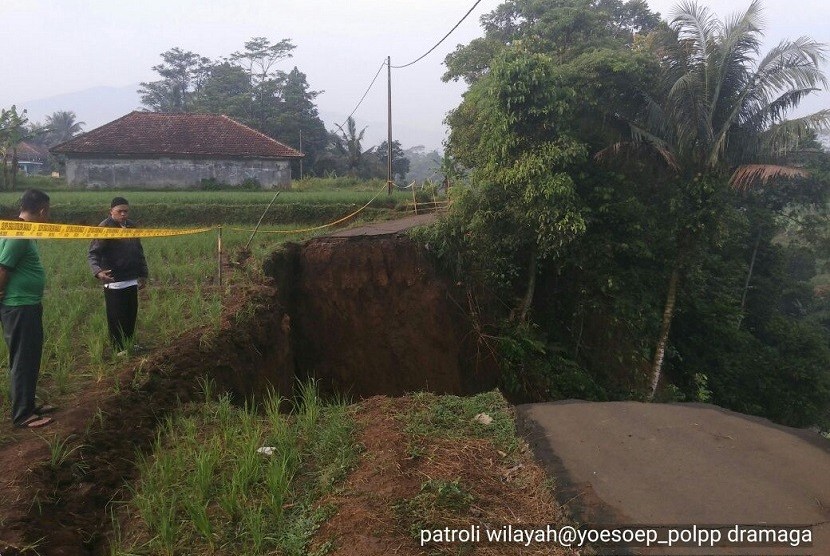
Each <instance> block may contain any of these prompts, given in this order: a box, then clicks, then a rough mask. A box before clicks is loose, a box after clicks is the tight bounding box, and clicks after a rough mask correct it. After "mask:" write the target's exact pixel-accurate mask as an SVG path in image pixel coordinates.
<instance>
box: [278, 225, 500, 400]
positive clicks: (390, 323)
mask: <svg viewBox="0 0 830 556" xmlns="http://www.w3.org/2000/svg"><path fill="white" fill-rule="evenodd" d="M264 270H265V273H266V275H268V276H270V277H272V278H274V279H275V280H276V282H277V290H278V291H279V298H280V300H281V304H282V306H283V307H284V310H285V312H286V314H288V315H290V319H291V334H290V338H291V342H292V348H293V353H294V366H295V369H296V372H297V373H298V377H299V378H301V379H304V378H306V377H314V378H316V379H318V380H320V383H321V386H322V387H323V388H324V389H325V390H329V391H337V392H341V393H346V394H349V395H352V396H356V397H366V396H371V395H375V394H387V395H400V394H403V393H405V392H411V391H418V390H428V391H432V392H435V393H449V394H469V393H473V392H480V391H482V390H483V389H489V388H492V387H493V386H494V385H495V379H496V373H497V371H496V369H497V366H496V361H495V359H494V354H493V353H492V351H491V350H490V349H488V346H487V345H486V344H485V343H484V342H483V341H482V338H481V334H480V333H479V330H480V323H479V322H477V320H476V319H477V318H478V316H477V315H475V314H474V313H473V312H472V311H470V308H469V305H468V303H467V298H466V294H465V290H464V289H463V287H461V286H460V285H456V284H455V283H453V282H452V281H451V280H448V279H447V278H445V277H443V276H442V275H441V274H440V273H439V272H438V271H437V270H436V267H435V265H434V264H433V262H432V260H431V259H430V258H429V255H428V253H426V252H425V251H424V250H423V249H422V248H421V247H420V246H418V245H416V244H415V243H414V242H412V241H411V240H410V239H409V238H407V237H406V236H403V235H390V236H383V237H377V236H368V237H367V236H358V237H326V238H320V239H316V240H312V241H309V242H307V243H305V244H303V245H298V244H288V245H286V246H285V248H283V249H282V250H280V251H279V252H276V253H274V254H273V255H272V256H271V257H270V258H269V259H268V260H267V261H266V263H265V267H264Z"/></svg>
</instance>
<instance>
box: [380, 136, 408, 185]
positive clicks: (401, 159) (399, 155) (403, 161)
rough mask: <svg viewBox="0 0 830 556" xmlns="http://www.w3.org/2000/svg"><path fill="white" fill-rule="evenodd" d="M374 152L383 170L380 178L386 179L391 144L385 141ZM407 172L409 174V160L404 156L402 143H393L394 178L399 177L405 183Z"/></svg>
mask: <svg viewBox="0 0 830 556" xmlns="http://www.w3.org/2000/svg"><path fill="white" fill-rule="evenodd" d="M374 152H375V154H376V156H377V159H378V164H379V166H380V167H381V168H382V169H383V173H382V175H381V176H380V177H386V174H387V169H388V164H389V143H388V142H387V141H384V142H383V143H381V144H380V145H378V147H377V148H375V149H374ZM407 172H409V159H408V158H407V157H406V155H405V154H404V150H403V148H401V143H400V141H392V178H393V179H394V178H395V176H397V177H398V179H399V180H400V181H404V180H405V179H406V174H407Z"/></svg>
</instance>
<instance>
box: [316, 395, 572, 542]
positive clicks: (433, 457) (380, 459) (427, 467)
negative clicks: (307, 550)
mask: <svg viewBox="0 0 830 556" xmlns="http://www.w3.org/2000/svg"><path fill="white" fill-rule="evenodd" d="M414 403H415V402H414V401H413V399H412V397H404V398H394V399H392V398H386V397H373V398H371V399H368V400H366V401H364V402H363V403H361V404H360V406H359V407H358V412H357V414H356V419H357V421H358V423H359V425H360V427H361V433H360V443H361V444H362V445H363V446H364V447H365V455H364V457H363V458H362V459H361V462H360V464H359V465H358V467H357V469H355V470H354V471H353V472H352V473H351V474H350V475H349V478H348V479H347V481H346V484H345V485H343V487H342V488H340V489H338V492H337V493H336V494H333V495H331V496H329V497H328V498H326V499H324V500H323V501H322V502H321V503H322V504H324V505H332V506H334V507H335V508H336V512H335V513H334V515H333V516H332V517H331V518H329V519H328V520H327V521H326V522H325V523H324V524H323V525H322V526H321V528H320V530H319V531H318V532H317V535H316V536H315V543H314V546H313V547H312V549H321V548H322V547H326V550H327V551H326V552H325V553H326V554H333V555H338V556H371V555H383V554H399V555H402V556H406V555H415V554H426V553H429V554H468V553H475V554H479V555H482V556H488V555H508V554H548V555H553V556H572V555H574V554H576V551H574V550H570V549H565V548H561V547H557V546H551V545H547V544H544V543H540V544H534V545H533V546H530V547H527V546H524V545H521V544H519V545H516V544H512V545H511V544H509V543H493V544H489V543H487V542H479V543H475V544H472V543H460V542H452V543H445V544H440V543H435V544H430V545H427V546H421V545H420V542H419V538H417V537H416V536H414V535H413V531H412V523H411V519H413V518H414V519H416V520H417V521H418V522H419V523H420V525H421V526H422V527H424V528H426V529H430V528H433V527H438V526H440V527H450V528H457V529H470V528H471V527H472V528H478V529H479V530H484V529H486V528H488V527H492V528H496V529H497V528H498V527H500V526H502V525H504V524H508V523H510V524H525V525H531V524H535V525H538V524H542V523H547V524H561V523H562V522H563V520H564V519H565V517H564V515H563V513H562V511H561V508H560V507H559V506H558V505H557V504H556V501H555V500H554V498H553V494H552V492H551V490H550V489H549V488H547V487H546V486H544V485H545V479H546V476H545V472H544V471H543V470H542V468H541V467H540V466H539V465H538V464H537V463H535V462H534V461H533V458H532V456H531V454H530V453H529V451H520V452H519V453H517V454H515V455H511V456H507V455H506V454H504V453H503V452H499V451H498V449H497V448H496V447H495V446H494V444H493V442H492V441H490V440H488V439H483V438H472V437H465V438H463V439H461V440H459V439H448V438H435V437H433V438H430V439H429V442H428V443H426V444H425V445H424V446H423V453H413V450H412V448H411V447H412V445H413V443H417V440H415V439H414V438H413V436H412V435H411V434H408V433H407V432H406V422H405V419H406V414H407V412H408V411H409V409H410V408H411V407H412V406H413V404H414ZM425 481H426V483H425ZM452 482H458V483H461V484H462V485H463V486H462V488H463V489H469V493H468V494H469V497H470V504H469V507H468V508H465V509H463V510H461V509H456V510H446V509H445V511H440V512H439V511H438V510H436V508H432V507H430V504H424V505H423V506H421V505H417V508H416V509H417V515H409V513H411V511H412V508H410V512H407V511H402V510H405V508H406V501H407V500H410V501H412V500H413V499H415V500H417V498H418V496H419V494H420V495H421V496H423V493H424V491H425V489H424V485H425V484H426V485H429V484H435V483H439V484H441V483H443V484H455V483H452ZM402 514H403V515H402ZM439 516H440V517H439ZM435 517H439V519H440V523H433V522H432V519H433V518H435Z"/></svg>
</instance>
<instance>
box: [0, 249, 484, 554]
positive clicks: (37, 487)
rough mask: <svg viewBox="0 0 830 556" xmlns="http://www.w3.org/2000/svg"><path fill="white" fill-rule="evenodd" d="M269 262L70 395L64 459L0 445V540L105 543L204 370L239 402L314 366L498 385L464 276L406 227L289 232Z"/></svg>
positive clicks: (61, 427)
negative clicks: (181, 329) (139, 466)
mask: <svg viewBox="0 0 830 556" xmlns="http://www.w3.org/2000/svg"><path fill="white" fill-rule="evenodd" d="M264 270H265V273H266V275H267V276H269V277H271V278H273V281H274V283H273V284H271V285H262V286H254V287H245V288H234V289H231V290H229V291H228V292H227V294H226V302H225V310H224V311H223V315H222V319H221V322H219V323H217V325H216V326H211V327H208V328H205V329H201V330H194V331H191V332H188V333H186V334H184V335H183V336H182V337H180V338H179V339H178V340H176V341H175V342H174V343H173V344H172V345H170V346H169V347H167V348H164V349H163V350H159V351H158V352H156V353H153V354H152V355H150V356H149V357H146V358H143V359H141V360H136V361H133V362H134V363H135V366H133V367H131V368H130V367H128V368H125V369H124V370H123V371H122V372H121V373H119V374H118V376H117V377H115V378H114V379H113V381H112V383H109V382H106V383H100V384H94V385H90V387H89V388H88V389H87V390H85V391H84V392H82V393H81V394H80V395H79V396H78V398H77V399H76V400H74V403H73V404H71V406H70V405H69V404H67V405H66V406H65V407H64V409H63V410H62V411H61V412H60V413H59V414H58V415H57V422H56V424H55V425H54V427H53V428H52V431H50V432H52V433H54V434H55V435H56V437H61V438H66V439H71V440H72V442H71V444H72V446H73V449H72V451H71V452H70V453H69V454H68V455H67V457H66V458H65V459H64V460H62V462H61V463H60V464H59V465H48V464H47V463H40V464H38V463H36V462H45V461H48V459H49V453H48V452H49V449H48V446H47V445H46V444H45V443H44V442H43V441H41V440H40V439H38V438H36V437H32V436H20V439H19V441H16V442H14V443H11V444H8V445H6V446H4V447H3V449H2V450H0V465H2V467H3V468H4V469H5V476H6V479H7V480H5V481H3V482H2V483H0V499H3V500H4V504H3V505H2V508H0V552H3V554H6V553H9V554H14V553H17V552H16V549H15V547H22V546H25V545H26V544H28V543H32V542H38V543H39V548H38V551H39V553H40V554H64V555H69V554H101V553H105V552H106V547H107V542H106V539H105V535H106V534H107V532H108V530H109V528H110V527H111V525H112V523H111V518H110V515H109V514H108V509H107V508H108V506H109V504H110V503H111V501H113V500H119V499H122V498H123V497H125V496H127V495H128V490H127V488H126V485H129V484H130V483H131V481H133V480H134V479H135V478H136V466H135V460H136V458H137V457H138V454H147V453H148V452H149V451H150V449H151V447H152V443H153V440H154V438H155V437H156V434H157V431H158V428H159V427H160V425H161V424H162V423H163V422H164V421H165V419H166V418H167V417H168V416H169V415H171V414H174V413H175V412H176V408H177V407H178V405H179V404H180V403H182V402H186V401H189V400H194V399H198V398H199V397H201V396H203V395H204V394H203V393H202V390H203V388H202V386H201V384H202V382H203V381H204V379H211V380H212V381H213V382H214V384H215V386H216V389H215V390H216V392H217V393H221V392H229V393H231V394H232V396H233V398H234V399H236V400H237V401H239V402H242V401H243V400H249V399H256V398H258V397H260V396H262V395H264V394H265V393H266V392H268V391H269V390H271V389H274V390H276V391H278V392H279V393H280V394H281V395H283V396H285V397H290V396H291V391H292V389H293V387H294V386H295V385H296V384H297V380H298V379H300V380H303V379H306V378H309V377H314V378H316V379H318V380H319V381H320V385H321V387H322V389H323V390H324V391H329V392H333V391H337V392H341V393H344V394H347V395H349V396H351V397H352V398H356V397H366V396H371V395H374V394H388V395H397V394H402V393H404V392H407V391H416V390H429V391H432V392H436V393H453V394H465V393H472V392H478V391H482V390H486V389H490V388H492V387H493V386H494V384H495V381H496V377H497V366H496V362H495V360H494V357H493V354H492V353H491V352H490V351H489V350H488V349H487V348H486V346H484V345H483V344H482V343H481V342H480V338H481V336H480V334H479V333H478V332H477V330H479V323H478V321H477V318H478V317H477V316H475V315H474V314H471V312H470V311H469V306H468V304H467V302H466V299H467V297H466V293H465V290H464V288H462V287H460V286H458V285H456V284H455V283H454V282H452V281H451V280H449V279H447V278H445V277H443V276H442V275H441V273H440V272H438V271H437V270H436V268H435V266H434V265H433V264H432V261H431V260H430V258H429V256H428V254H427V253H426V252H425V251H424V250H423V249H422V248H421V247H419V246H418V245H416V244H415V243H414V242H412V241H411V240H410V239H408V238H407V237H406V236H403V235H397V234H395V233H391V234H386V235H375V236H371V237H352V238H344V237H339V238H338V237H327V238H320V239H315V240H311V241H309V242H307V243H305V244H303V245H299V244H288V245H286V246H285V247H284V248H282V249H280V250H279V251H278V252H276V253H274V254H273V255H272V256H271V257H269V258H268V260H267V261H266V262H265V265H264ZM79 470H82V472H79ZM33 493H35V496H36V497H37V500H38V503H37V504H32V503H31V497H32V495H33Z"/></svg>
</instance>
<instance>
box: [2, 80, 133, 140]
mask: <svg viewBox="0 0 830 556" xmlns="http://www.w3.org/2000/svg"><path fill="white" fill-rule="evenodd" d="M138 88H139V84H138V83H134V84H132V85H126V86H124V87H92V88H90V89H84V90H82V91H75V92H73V93H66V94H63V95H56V96H52V97H46V98H41V99H37V100H30V101H27V102H22V103H20V105H18V107H19V108H21V107H22V108H25V109H26V110H27V111H28V116H29V121H30V122H43V120H44V119H45V118H46V116H49V115H50V114H52V113H53V112H56V111H58V110H71V111H73V112H75V115H76V116H77V119H78V121H79V122H85V124H86V125H84V131H89V130H91V129H94V128H96V127H99V126H101V125H104V124H105V123H107V122H111V121H112V120H114V119H116V118H120V117H121V116H123V115H124V114H127V113H128V112H132V111H133V110H136V109H139V108H140V107H141V98H140V97H139V95H138V93H137V92H136V91H137V90H138Z"/></svg>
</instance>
